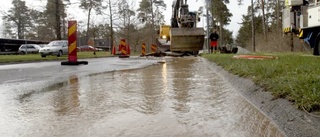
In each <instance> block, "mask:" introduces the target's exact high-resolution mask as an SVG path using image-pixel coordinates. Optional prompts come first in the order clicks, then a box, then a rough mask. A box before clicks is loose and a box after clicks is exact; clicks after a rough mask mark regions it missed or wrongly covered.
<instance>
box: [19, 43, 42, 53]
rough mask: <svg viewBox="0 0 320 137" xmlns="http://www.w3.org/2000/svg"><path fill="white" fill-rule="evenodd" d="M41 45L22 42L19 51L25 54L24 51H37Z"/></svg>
mask: <svg viewBox="0 0 320 137" xmlns="http://www.w3.org/2000/svg"><path fill="white" fill-rule="evenodd" d="M40 49H41V47H40V46H39V45H37V44H22V45H21V46H20V47H19V50H18V51H19V53H22V54H26V53H38V52H39V50H40Z"/></svg>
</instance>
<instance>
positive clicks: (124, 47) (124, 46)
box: [119, 39, 129, 58]
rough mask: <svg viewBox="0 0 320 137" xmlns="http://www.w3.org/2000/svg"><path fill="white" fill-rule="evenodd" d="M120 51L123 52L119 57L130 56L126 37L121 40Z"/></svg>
mask: <svg viewBox="0 0 320 137" xmlns="http://www.w3.org/2000/svg"><path fill="white" fill-rule="evenodd" d="M119 51H120V53H121V54H120V56H119V58H129V55H128V50H127V44H126V40H125V39H121V40H120V45H119Z"/></svg>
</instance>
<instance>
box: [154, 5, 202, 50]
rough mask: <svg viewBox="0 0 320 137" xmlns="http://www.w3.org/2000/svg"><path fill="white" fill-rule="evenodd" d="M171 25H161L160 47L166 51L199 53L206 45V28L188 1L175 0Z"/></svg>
mask: <svg viewBox="0 0 320 137" xmlns="http://www.w3.org/2000/svg"><path fill="white" fill-rule="evenodd" d="M172 8H173V9H172V18H171V25H162V26H160V32H159V38H158V47H159V48H160V49H162V50H164V51H171V52H178V53H189V54H192V55H197V54H198V53H199V50H202V48H203V46H204V36H205V35H204V29H203V28H197V22H198V21H200V18H199V17H198V14H197V13H196V12H190V11H189V8H188V5H187V1H186V0H185V1H184V0H175V1H174V2H173V5H172Z"/></svg>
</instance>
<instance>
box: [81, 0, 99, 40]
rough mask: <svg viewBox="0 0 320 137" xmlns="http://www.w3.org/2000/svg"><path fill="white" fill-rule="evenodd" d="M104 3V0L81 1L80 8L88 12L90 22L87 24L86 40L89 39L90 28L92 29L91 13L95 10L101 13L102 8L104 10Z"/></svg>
mask: <svg viewBox="0 0 320 137" xmlns="http://www.w3.org/2000/svg"><path fill="white" fill-rule="evenodd" d="M102 1H103V0H81V1H80V6H79V7H80V8H82V9H84V10H87V11H88V22H87V35H86V39H87V40H88V39H89V37H90V36H89V27H90V16H91V11H92V9H94V10H95V11H97V12H98V13H101V8H102Z"/></svg>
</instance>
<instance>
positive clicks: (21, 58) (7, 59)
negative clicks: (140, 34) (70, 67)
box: [0, 51, 112, 63]
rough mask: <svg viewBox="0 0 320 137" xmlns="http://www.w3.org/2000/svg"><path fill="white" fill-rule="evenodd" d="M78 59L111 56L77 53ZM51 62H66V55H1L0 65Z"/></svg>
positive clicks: (102, 52)
mask: <svg viewBox="0 0 320 137" xmlns="http://www.w3.org/2000/svg"><path fill="white" fill-rule="evenodd" d="M77 54H78V59H84V58H99V57H108V56H112V55H111V54H110V52H105V51H99V52H96V55H94V54H93V52H78V53H77ZM53 60H68V56H67V55H63V56H61V57H57V56H47V57H44V58H42V57H41V56H40V54H26V55H1V56H0V63H23V62H37V61H53Z"/></svg>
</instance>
